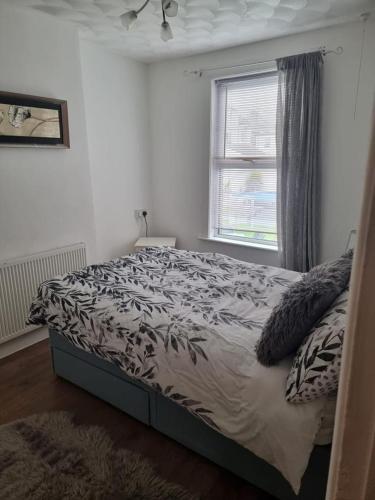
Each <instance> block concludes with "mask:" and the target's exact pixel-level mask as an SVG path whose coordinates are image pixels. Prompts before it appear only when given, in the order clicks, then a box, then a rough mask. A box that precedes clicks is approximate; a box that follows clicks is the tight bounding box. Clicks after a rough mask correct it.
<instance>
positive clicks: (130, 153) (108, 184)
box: [81, 42, 151, 260]
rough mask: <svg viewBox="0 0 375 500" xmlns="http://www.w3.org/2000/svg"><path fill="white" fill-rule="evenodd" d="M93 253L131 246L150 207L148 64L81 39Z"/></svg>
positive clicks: (111, 254)
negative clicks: (141, 213)
mask: <svg viewBox="0 0 375 500" xmlns="http://www.w3.org/2000/svg"><path fill="white" fill-rule="evenodd" d="M81 58H82V75H83V86H84V100H85V108H86V118H87V129H88V144H89V154H90V164H91V174H92V187H93V196H94V210H95V223H96V236H97V249H98V253H97V256H98V259H99V260H103V259H108V258H110V257H115V256H119V255H123V254H125V253H128V252H129V251H132V250H133V246H134V242H135V241H136V239H137V238H138V237H139V235H140V231H141V230H142V228H141V227H140V224H139V222H137V221H136V218H135V216H134V210H135V209H141V208H147V209H150V208H151V206H150V202H151V195H150V188H151V178H150V165H149V144H150V140H149V126H148V124H149V106H148V85H147V78H148V69H147V66H146V65H145V64H143V63H139V62H135V61H132V60H131V59H126V58H124V57H121V56H119V55H115V54H112V53H110V52H108V51H106V50H105V49H103V48H102V47H100V45H96V44H91V43H89V42H82V43H81Z"/></svg>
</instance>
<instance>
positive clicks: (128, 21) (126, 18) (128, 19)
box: [120, 10, 138, 30]
mask: <svg viewBox="0 0 375 500" xmlns="http://www.w3.org/2000/svg"><path fill="white" fill-rule="evenodd" d="M137 18H138V16H137V13H136V11H135V10H129V12H125V14H122V16H120V19H121V23H122V25H123V26H124V27H125V28H126V29H127V30H130V29H131V28H132V27H133V26H134V23H135V22H136V20H137Z"/></svg>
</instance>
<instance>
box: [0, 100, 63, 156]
mask: <svg viewBox="0 0 375 500" xmlns="http://www.w3.org/2000/svg"><path fill="white" fill-rule="evenodd" d="M1 146H2V147H35V146H36V147H51V148H70V140H69V123H68V104H67V101H64V100H61V99H53V98H49V97H38V96H34V95H27V94H17V93H13V92H3V91H0V147H1Z"/></svg>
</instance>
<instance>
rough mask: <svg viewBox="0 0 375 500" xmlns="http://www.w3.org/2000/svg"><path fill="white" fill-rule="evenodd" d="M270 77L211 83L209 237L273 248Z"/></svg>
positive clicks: (273, 84) (273, 88)
mask: <svg viewBox="0 0 375 500" xmlns="http://www.w3.org/2000/svg"><path fill="white" fill-rule="evenodd" d="M277 87H278V76H277V74H276V72H269V73H262V74H258V75H252V76H246V77H238V78H226V79H221V80H216V81H215V82H214V84H213V92H214V94H213V100H212V102H213V113H212V124H211V127H212V139H213V140H212V162H211V169H212V170H211V209H210V221H211V222H210V225H211V228H210V229H211V232H210V233H211V236H214V237H218V238H225V239H228V240H238V241H245V242H248V243H250V244H251V243H258V244H259V243H260V244H262V245H268V246H270V247H273V248H277V222H276V218H277V215H276V189H277V188H276V186H277V175H276V160H275V155H276V140H275V134H276V105H277Z"/></svg>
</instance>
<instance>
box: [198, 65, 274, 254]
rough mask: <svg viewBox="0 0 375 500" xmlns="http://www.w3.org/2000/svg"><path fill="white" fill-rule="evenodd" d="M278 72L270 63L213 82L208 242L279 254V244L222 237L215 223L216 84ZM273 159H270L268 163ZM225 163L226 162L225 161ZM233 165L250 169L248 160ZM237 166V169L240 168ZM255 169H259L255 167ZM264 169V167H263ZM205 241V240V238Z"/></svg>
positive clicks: (232, 162) (234, 162) (250, 159)
mask: <svg viewBox="0 0 375 500" xmlns="http://www.w3.org/2000/svg"><path fill="white" fill-rule="evenodd" d="M273 72H276V64H275V63H270V64H269V65H267V66H266V67H265V66H264V65H262V67H261V69H260V68H259V69H256V68H255V69H254V71H251V72H246V73H241V74H225V75H223V74H222V75H220V76H218V77H215V78H213V79H212V80H211V113H210V161H209V203H208V238H207V239H208V240H212V241H217V242H220V243H227V244H231V245H238V246H245V247H254V248H260V249H264V250H270V251H274V252H278V243H277V244H276V245H268V244H265V243H263V242H259V243H258V242H255V241H251V240H250V239H248V238H242V239H241V238H233V239H231V238H229V237H220V235H217V234H216V232H215V222H216V218H217V203H216V199H217V193H216V189H217V182H216V176H215V169H216V162H215V160H217V159H216V158H215V146H216V144H215V140H216V138H215V127H216V123H217V121H216V118H217V106H216V82H217V80H223V79H225V78H240V77H244V78H246V77H248V76H257V75H263V74H267V73H273ZM254 159H255V158H248V159H247V163H250V162H251V161H252V160H254ZM270 159H271V157H270V158H268V161H269V160H270ZM261 160H266V158H262V159H261ZM272 160H275V161H276V158H274V157H272ZM223 161H225V160H223ZM266 161H267V160H266ZM230 163H231V165H234V164H237V165H238V166H243V167H244V168H246V169H248V166H245V163H246V159H244V158H240V159H238V158H236V159H233V160H230ZM238 166H237V168H238ZM255 168H259V166H258V167H255ZM262 168H263V166H262ZM269 168H272V169H274V168H275V165H274V164H273V166H272V167H269ZM203 239H205V238H203Z"/></svg>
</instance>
